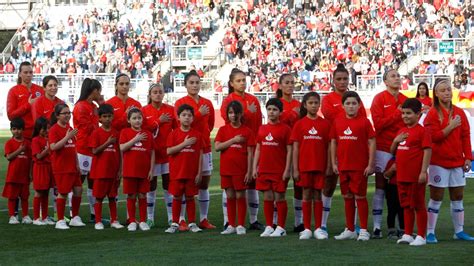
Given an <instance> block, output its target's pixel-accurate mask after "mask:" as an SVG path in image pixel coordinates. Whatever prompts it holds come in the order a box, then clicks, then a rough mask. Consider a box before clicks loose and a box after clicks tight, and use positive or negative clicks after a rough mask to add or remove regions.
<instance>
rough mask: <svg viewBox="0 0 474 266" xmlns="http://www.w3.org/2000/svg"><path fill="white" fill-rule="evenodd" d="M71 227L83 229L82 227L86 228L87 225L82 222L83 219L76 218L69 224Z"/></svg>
mask: <svg viewBox="0 0 474 266" xmlns="http://www.w3.org/2000/svg"><path fill="white" fill-rule="evenodd" d="M69 226H75V227H82V226H86V224H85V223H83V222H82V219H81V217H79V216H75V217H74V218H72V219H71V221H70V222H69Z"/></svg>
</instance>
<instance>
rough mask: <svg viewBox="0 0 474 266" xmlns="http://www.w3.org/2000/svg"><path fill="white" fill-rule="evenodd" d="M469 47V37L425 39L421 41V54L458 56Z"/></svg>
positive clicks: (424, 55)
mask: <svg viewBox="0 0 474 266" xmlns="http://www.w3.org/2000/svg"><path fill="white" fill-rule="evenodd" d="M468 49H469V40H468V39H467V38H457V39H424V40H422V41H421V55H422V56H423V57H427V56H451V55H454V56H457V55H462V54H465V53H466V51H467V50H468Z"/></svg>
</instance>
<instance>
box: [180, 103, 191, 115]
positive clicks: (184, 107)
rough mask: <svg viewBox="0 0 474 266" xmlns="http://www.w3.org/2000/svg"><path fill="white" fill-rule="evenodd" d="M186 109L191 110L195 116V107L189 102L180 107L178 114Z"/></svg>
mask: <svg viewBox="0 0 474 266" xmlns="http://www.w3.org/2000/svg"><path fill="white" fill-rule="evenodd" d="M184 111H189V112H191V114H192V115H193V116H194V109H193V107H192V106H191V105H189V104H182V105H180V106H179V107H178V116H179V115H180V114H181V113H182V112H184Z"/></svg>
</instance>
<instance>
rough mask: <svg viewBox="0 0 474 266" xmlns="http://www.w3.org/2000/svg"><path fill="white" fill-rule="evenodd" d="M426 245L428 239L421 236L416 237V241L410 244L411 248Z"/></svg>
mask: <svg viewBox="0 0 474 266" xmlns="http://www.w3.org/2000/svg"><path fill="white" fill-rule="evenodd" d="M424 245H426V239H425V238H423V237H421V236H418V235H417V236H416V238H415V240H413V242H411V243H410V246H424Z"/></svg>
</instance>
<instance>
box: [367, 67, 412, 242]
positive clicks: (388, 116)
mask: <svg viewBox="0 0 474 266" xmlns="http://www.w3.org/2000/svg"><path fill="white" fill-rule="evenodd" d="M383 81H384V83H385V85H386V87H387V89H386V90H384V91H383V92H380V93H378V94H377V95H375V97H374V99H373V101H372V106H371V107H370V112H371V114H372V121H373V123H374V128H375V142H376V147H377V148H376V152H375V194H374V197H373V200H372V215H373V220H374V231H373V235H372V237H373V238H382V231H381V226H382V213H383V205H384V195H385V187H386V180H385V179H384V177H383V171H384V170H385V168H386V166H387V162H388V161H389V160H390V159H391V158H392V154H391V153H390V146H391V145H392V142H393V139H395V136H396V135H395V134H396V133H397V132H398V130H399V129H400V128H402V127H404V124H403V120H402V113H401V105H402V104H403V102H405V100H406V99H407V97H406V96H405V95H403V94H401V93H400V86H401V81H400V74H398V72H397V71H396V70H395V69H391V70H388V71H386V72H385V73H384V75H383ZM390 191H392V192H393V193H387V205H388V206H397V205H398V206H399V203H398V202H396V203H393V201H396V200H397V199H396V195H397V193H396V192H395V190H394V189H390ZM388 212H389V217H388V218H387V223H390V225H389V227H390V228H391V229H392V228H394V225H395V216H396V215H397V213H396V212H397V210H393V209H392V208H390V209H389V210H388ZM401 214H403V212H402V213H401ZM398 215H400V213H399V214H398ZM399 218H400V217H399ZM400 220H401V221H403V219H399V221H400ZM392 225H393V226H392ZM402 228H403V226H402V225H400V229H402ZM391 234H395V235H396V234H397V233H396V232H393V231H391V232H389V236H390V235H391Z"/></svg>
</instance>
